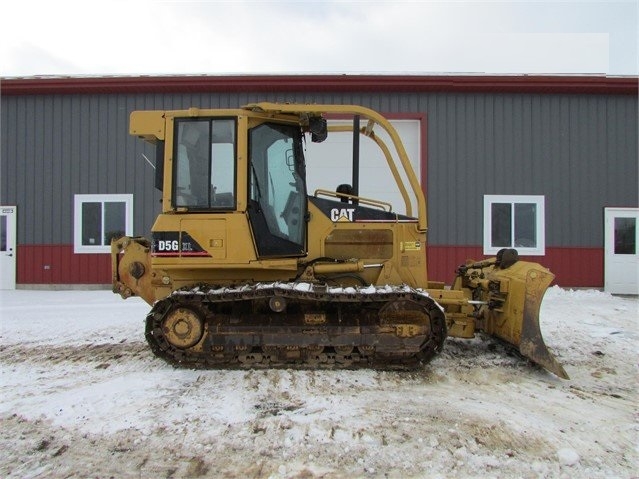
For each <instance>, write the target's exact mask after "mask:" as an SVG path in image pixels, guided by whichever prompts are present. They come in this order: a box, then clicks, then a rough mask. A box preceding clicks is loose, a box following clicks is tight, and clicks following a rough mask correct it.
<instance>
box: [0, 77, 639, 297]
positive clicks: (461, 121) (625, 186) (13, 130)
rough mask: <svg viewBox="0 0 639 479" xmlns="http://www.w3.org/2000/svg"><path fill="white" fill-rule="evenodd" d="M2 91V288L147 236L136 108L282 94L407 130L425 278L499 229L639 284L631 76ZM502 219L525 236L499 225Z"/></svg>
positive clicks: (25, 83)
mask: <svg viewBox="0 0 639 479" xmlns="http://www.w3.org/2000/svg"><path fill="white" fill-rule="evenodd" d="M0 88H1V90H0V94H1V97H0V110H1V132H0V133H1V150H0V155H1V156H0V162H1V165H0V166H1V168H0V205H2V206H1V210H0V236H1V238H2V244H1V245H0V278H2V280H1V281H2V284H1V285H0V286H1V287H5V288H7V287H13V285H14V284H15V283H16V282H17V284H18V286H21V287H34V285H76V284H96V285H103V284H108V283H110V257H109V255H108V254H107V251H108V246H106V245H105V244H104V243H105V240H104V238H105V237H106V236H105V234H102V233H106V230H108V229H109V228H111V229H116V230H118V229H126V233H127V234H135V235H145V236H148V235H149V229H150V227H151V225H152V224H153V221H154V219H155V216H156V215H157V213H158V212H159V209H160V206H159V199H160V195H159V192H157V191H156V190H155V189H154V187H153V184H154V181H153V177H154V172H153V168H152V167H151V164H150V162H148V161H147V159H148V158H152V155H153V154H154V152H153V149H152V147H150V146H149V145H146V144H144V143H143V142H142V141H140V140H137V139H135V138H132V137H130V136H129V134H128V119H129V114H130V112H131V111H133V110H142V109H183V108H189V107H192V106H197V107H200V108H219V107H223V108H229V107H230V108H235V107H238V106H241V105H244V104H247V103H251V102H256V101H280V102H302V103H352V104H359V105H363V106H367V107H370V108H373V109H375V110H377V111H379V112H381V113H383V114H385V115H386V116H388V117H390V118H392V119H393V120H394V121H395V122H396V123H397V125H398V126H399V127H400V128H402V130H401V131H400V133H401V134H402V136H404V139H405V141H406V143H407V146H408V149H409V151H412V152H414V153H413V155H414V156H415V157H416V158H415V164H416V166H417V168H418V170H419V171H420V174H421V178H422V183H423V186H424V189H425V191H426V197H427V201H428V216H429V234H428V240H429V245H428V252H427V254H428V264H429V277H430V278H432V279H435V280H442V281H446V282H450V281H451V280H452V278H453V274H454V270H455V268H456V267H457V266H458V265H459V264H462V263H463V262H464V261H466V260H467V259H469V258H474V259H481V258H483V257H485V256H489V255H491V254H492V253H494V250H495V248H496V246H495V245H501V244H504V243H503V242H504V241H505V242H506V243H508V242H509V241H510V243H511V245H512V246H514V247H517V248H518V249H520V254H523V255H526V256H530V257H531V259H532V260H534V261H537V262H539V263H542V264H544V265H546V266H548V267H549V268H550V269H551V270H552V271H553V272H554V273H555V274H556V283H558V284H559V285H561V286H588V287H604V286H606V288H609V289H611V290H617V291H619V292H633V289H632V288H633V287H634V288H635V289H634V291H636V288H637V269H638V265H639V262H638V261H639V254H638V253H639V251H637V235H638V234H639V228H637V226H636V224H637V221H638V211H639V209H638V207H639V199H638V195H639V192H638V179H639V170H638V146H637V145H638V133H637V132H638V125H637V114H638V111H637V91H638V79H637V77H605V76H415V75H402V76H390V75H287V76H263V75H260V76H250V75H249V76H166V77H106V78H94V77H84V78H78V77H70V78H61V77H60V78H58V77H55V78H5V79H2V82H1V85H0ZM96 218H97V219H96ZM504 218H505V219H504ZM504 221H506V223H507V224H512V225H515V222H517V223H518V224H519V225H521V229H522V231H525V230H527V231H528V233H527V234H525V235H524V236H527V238H525V240H520V241H519V240H518V241H515V240H516V238H507V237H506V238H504V237H498V236H499V235H500V234H501V233H500V232H499V231H500V228H499V225H500V224H501V223H503V222H504ZM14 222H15V226H14ZM516 227H517V226H516V225H515V226H513V228H516ZM92 230H96V231H97V230H99V231H101V232H102V233H100V234H92V233H91V232H92ZM14 271H15V273H14ZM619 275H621V276H622V278H621V279H619V278H617V276H619ZM616 283H619V284H618V285H617V286H615V284H616ZM626 283H628V284H629V286H628V284H626ZM633 284H634V286H633ZM619 288H621V289H619ZM624 288H625V289H624ZM628 288H629V289H628Z"/></svg>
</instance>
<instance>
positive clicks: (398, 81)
mask: <svg viewBox="0 0 639 479" xmlns="http://www.w3.org/2000/svg"><path fill="white" fill-rule="evenodd" d="M0 82H1V83H0V92H1V94H2V95H64V94H80V95H88V94H117V93H124V94H130V93H216V92H227V93H228V92H234V93H238V92H254V93H259V92H396V93H433V92H437V93H547V94H548V93H575V94H613V95H637V92H638V90H639V77H636V76H632V77H630V76H623V77H615V76H604V75H583V76H577V75H499V76H497V75H410V74H407V75H369V74H367V75H357V74H344V75H338V74H309V75H302V74H300V75H220V76H217V75H173V76H103V77H82V76H80V77H73V76H69V77H62V76H60V77H58V76H54V77H15V78H2V79H1V80H0Z"/></svg>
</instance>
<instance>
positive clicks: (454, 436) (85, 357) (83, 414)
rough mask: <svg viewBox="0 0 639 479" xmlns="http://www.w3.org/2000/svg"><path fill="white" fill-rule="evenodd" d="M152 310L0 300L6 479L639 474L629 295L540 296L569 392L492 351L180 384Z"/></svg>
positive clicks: (478, 346)
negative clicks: (159, 346)
mask: <svg viewBox="0 0 639 479" xmlns="http://www.w3.org/2000/svg"><path fill="white" fill-rule="evenodd" d="M148 309H149V308H148V306H147V305H146V304H145V303H143V302H142V301H141V300H139V299H137V298H133V299H129V300H127V301H123V300H121V299H120V298H119V297H117V296H115V295H113V294H111V293H110V292H107V291H81V292H80V291H26V290H18V291H3V292H0V313H1V327H0V365H1V370H0V378H1V382H0V385H1V401H0V427H1V429H2V435H1V437H0V451H2V452H1V453H0V475H1V476H2V477H13V478H30V477H55V478H57V477H98V478H109V477H116V478H162V477H176V478H177V477H237V478H246V477H257V478H261V477H265V478H266V477H272V478H320V477H326V478H342V477H371V478H385V477H391V478H395V477H397V478H400V477H402V478H403V477H429V478H430V477H433V478H466V477H481V478H484V477H488V478H490V477H494V478H555V477H565V478H575V477H583V478H611V477H618V478H632V477H635V478H636V477H639V476H638V472H637V471H638V464H639V462H638V461H639V446H638V444H639V443H638V439H639V401H638V399H639V398H638V395H637V394H638V393H637V386H638V375H637V373H638V364H637V359H638V355H637V352H638V351H637V345H638V344H639V343H638V341H637V340H638V339H639V327H638V318H639V301H638V299H637V298H636V297H634V298H628V297H614V296H611V295H609V294H606V293H602V292H598V291H592V290H588V291H566V290H562V289H560V288H558V287H553V288H551V289H550V290H549V291H548V292H547V294H546V297H545V299H544V302H543V305H542V312H541V328H542V332H543V334H544V337H545V340H546V343H547V344H548V345H549V346H550V348H551V349H552V350H553V351H554V352H555V353H556V355H557V357H558V358H559V360H560V361H561V362H562V363H563V364H564V366H565V368H566V370H567V372H568V374H570V376H571V379H570V380H561V379H558V378H556V377H555V376H553V375H552V374H550V373H547V372H546V371H543V370H541V369H539V368H538V367H536V366H534V365H532V364H530V363H529V362H528V361H526V360H524V359H522V358H521V357H519V356H518V355H516V354H513V353H512V352H511V351H510V350H509V349H508V348H507V347H506V346H504V345H502V344H501V343H498V342H497V341H495V340H492V339H490V338H488V339H486V338H476V339H473V340H470V341H464V340H448V341H447V343H446V348H445V351H444V352H443V353H442V354H441V355H440V356H439V357H437V358H436V359H435V360H434V361H433V362H432V363H431V364H429V365H428V366H426V367H423V368H421V369H420V370H417V371H414V372H388V371H373V370H357V371H332V370H317V371H312V370H291V369H286V370H239V371H238V370H235V371H220V370H212V371H193V370H179V369H174V368H172V367H170V366H168V365H166V364H165V363H163V362H162V361H161V360H159V359H156V358H154V357H153V356H152V355H151V353H150V352H149V350H148V349H147V347H146V343H145V342H144V337H143V329H144V325H143V318H144V316H145V314H146V312H147V310H148Z"/></svg>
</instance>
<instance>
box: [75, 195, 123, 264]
mask: <svg viewBox="0 0 639 479" xmlns="http://www.w3.org/2000/svg"><path fill="white" fill-rule="evenodd" d="M83 203H102V231H104V203H124V205H125V206H124V210H125V220H124V221H125V234H126V235H127V236H132V235H133V195H132V194H117V195H83V194H76V195H73V252H74V253H77V254H86V253H110V252H111V246H110V245H83V244H82V204H83Z"/></svg>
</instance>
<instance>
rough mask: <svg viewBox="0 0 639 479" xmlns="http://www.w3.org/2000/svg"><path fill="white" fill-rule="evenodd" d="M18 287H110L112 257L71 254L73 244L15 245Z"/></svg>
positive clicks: (106, 255)
mask: <svg viewBox="0 0 639 479" xmlns="http://www.w3.org/2000/svg"><path fill="white" fill-rule="evenodd" d="M17 249H18V257H17V260H18V271H17V278H16V282H17V283H18V284H110V283H111V255H109V254H74V253H73V245H18V248H17Z"/></svg>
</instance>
